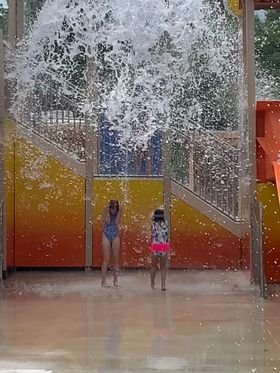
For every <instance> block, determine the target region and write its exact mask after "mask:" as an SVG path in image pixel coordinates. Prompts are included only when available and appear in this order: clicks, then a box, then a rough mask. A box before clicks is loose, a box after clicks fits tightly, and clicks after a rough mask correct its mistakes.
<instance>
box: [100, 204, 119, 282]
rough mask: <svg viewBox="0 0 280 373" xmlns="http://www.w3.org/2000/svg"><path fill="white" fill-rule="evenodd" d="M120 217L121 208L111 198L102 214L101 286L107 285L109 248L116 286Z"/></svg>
mask: <svg viewBox="0 0 280 373" xmlns="http://www.w3.org/2000/svg"><path fill="white" fill-rule="evenodd" d="M120 217H121V208H120V204H119V202H118V201H117V200H111V201H110V202H109V204H108V206H107V207H106V209H105V211H104V214H103V224H104V225H103V239H102V246H103V263H102V268H101V273H102V280H101V285H102V286H108V285H107V281H106V276H107V269H108V264H109V261H110V253H111V250H112V252H113V259H114V280H113V283H114V286H118V275H119V271H120V266H119V257H120V237H119V223H120Z"/></svg>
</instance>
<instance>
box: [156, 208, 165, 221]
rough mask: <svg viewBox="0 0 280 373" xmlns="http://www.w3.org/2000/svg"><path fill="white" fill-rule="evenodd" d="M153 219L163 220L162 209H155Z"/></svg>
mask: <svg viewBox="0 0 280 373" xmlns="http://www.w3.org/2000/svg"><path fill="white" fill-rule="evenodd" d="M153 221H165V217H164V210H163V209H156V210H155V211H154V215H153Z"/></svg>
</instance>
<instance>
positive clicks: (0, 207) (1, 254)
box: [0, 30, 7, 280]
mask: <svg viewBox="0 0 280 373" xmlns="http://www.w3.org/2000/svg"><path fill="white" fill-rule="evenodd" d="M4 121H5V105H4V44H3V32H2V30H0V280H2V277H3V272H5V271H6V269H7V265H6V239H5V237H6V234H5V224H4V200H5V193H4V190H5V189H4V173H5V170H4V143H5V139H4V135H5V133H4Z"/></svg>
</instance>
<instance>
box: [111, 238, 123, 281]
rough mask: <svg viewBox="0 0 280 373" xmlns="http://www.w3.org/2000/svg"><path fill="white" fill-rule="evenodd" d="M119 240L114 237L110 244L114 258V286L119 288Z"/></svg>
mask: <svg viewBox="0 0 280 373" xmlns="http://www.w3.org/2000/svg"><path fill="white" fill-rule="evenodd" d="M120 246H121V244H120V238H119V237H116V238H115V239H114V241H113V242H112V250H113V257H114V280H113V283H114V286H119V283H118V275H119V272H120Z"/></svg>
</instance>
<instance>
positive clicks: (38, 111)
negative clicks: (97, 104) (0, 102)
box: [15, 81, 86, 160]
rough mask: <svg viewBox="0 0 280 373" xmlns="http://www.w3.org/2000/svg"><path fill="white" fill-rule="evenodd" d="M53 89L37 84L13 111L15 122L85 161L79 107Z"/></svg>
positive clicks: (83, 132) (81, 118)
mask: <svg viewBox="0 0 280 373" xmlns="http://www.w3.org/2000/svg"><path fill="white" fill-rule="evenodd" d="M56 88H57V87H56V86H55V85H54V86H50V85H45V84H43V83H42V82H41V81H40V82H38V83H36V84H35V87H34V89H33V90H32V91H31V92H30V93H28V95H27V96H26V98H25V100H24V101H23V103H22V104H21V105H20V106H19V107H18V108H17V109H16V113H15V116H16V119H17V121H18V122H20V123H21V124H22V125H24V126H26V127H27V128H29V129H32V131H34V132H35V133H36V134H38V135H40V136H41V137H43V138H44V139H46V140H48V141H49V142H52V143H54V144H55V145H56V146H57V147H58V148H60V149H62V150H65V151H66V152H68V153H70V154H71V155H73V156H74V157H75V158H76V159H79V160H84V156H85V136H86V135H85V123H86V118H85V116H84V114H83V113H82V112H81V111H80V110H79V106H78V104H77V103H75V102H74V101H72V100H71V99H70V98H68V97H65V96H63V95H62V94H60V93H59V90H57V89H56Z"/></svg>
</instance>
